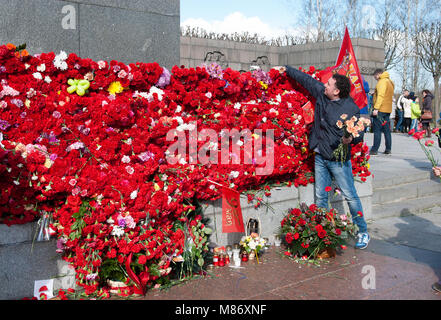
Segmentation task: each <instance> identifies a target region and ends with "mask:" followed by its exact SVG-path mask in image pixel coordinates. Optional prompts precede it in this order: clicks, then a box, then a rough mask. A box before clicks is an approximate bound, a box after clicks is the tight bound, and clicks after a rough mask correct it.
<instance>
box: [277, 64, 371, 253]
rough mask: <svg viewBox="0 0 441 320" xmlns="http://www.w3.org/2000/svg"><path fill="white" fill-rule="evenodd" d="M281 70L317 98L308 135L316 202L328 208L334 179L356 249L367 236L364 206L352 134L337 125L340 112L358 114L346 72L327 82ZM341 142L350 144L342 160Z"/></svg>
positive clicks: (363, 243) (293, 70)
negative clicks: (354, 234) (355, 172)
mask: <svg viewBox="0 0 441 320" xmlns="http://www.w3.org/2000/svg"><path fill="white" fill-rule="evenodd" d="M277 69H279V71H280V72H282V73H283V72H285V71H286V73H287V75H288V76H289V77H291V78H293V79H294V80H296V81H297V82H298V83H299V84H300V85H302V86H303V87H304V88H305V89H306V90H308V91H309V92H310V93H311V95H312V96H314V98H315V99H316V105H315V112H314V122H313V125H312V129H311V132H310V135H309V148H310V149H311V150H314V151H315V165H314V167H315V196H316V199H317V206H318V207H321V208H327V209H329V205H328V196H329V194H328V192H326V190H325V189H326V187H328V186H331V184H332V178H334V179H335V182H336V183H337V185H338V187H339V188H340V190H341V191H342V194H343V196H344V197H345V199H346V201H347V202H348V206H349V210H350V212H351V215H352V220H353V221H354V223H355V224H356V225H357V226H358V229H359V230H358V231H359V232H358V240H357V243H356V245H355V247H356V248H358V249H365V248H366V247H367V246H368V243H369V240H370V236H369V234H368V232H367V224H366V221H365V219H364V216H363V207H362V205H361V201H360V198H359V197H358V194H357V190H356V189H355V185H354V176H353V174H352V164H351V152H350V144H351V142H354V143H355V142H356V141H352V140H353V138H352V136H351V137H350V138H345V137H344V130H343V129H340V128H339V127H338V126H337V121H339V120H341V116H342V115H343V114H346V115H347V118H348V119H350V118H351V117H352V116H355V117H357V118H359V117H360V109H359V108H358V106H357V105H356V104H355V103H354V101H353V100H352V98H351V97H350V96H349V93H350V90H351V84H350V82H349V79H348V78H347V77H345V76H342V75H339V74H335V75H333V76H332V77H331V78H330V79H329V80H328V82H327V83H326V84H323V83H321V82H320V81H317V80H315V79H314V78H313V77H311V76H309V75H308V74H306V73H303V72H302V71H300V70H297V69H294V68H292V67H290V66H285V67H278V68H277ZM340 142H343V143H344V144H348V145H349V152H348V154H347V157H346V159H344V162H343V163H342V162H341V161H337V160H336V159H335V157H334V155H333V152H334V150H335V149H337V147H338V146H339V144H340Z"/></svg>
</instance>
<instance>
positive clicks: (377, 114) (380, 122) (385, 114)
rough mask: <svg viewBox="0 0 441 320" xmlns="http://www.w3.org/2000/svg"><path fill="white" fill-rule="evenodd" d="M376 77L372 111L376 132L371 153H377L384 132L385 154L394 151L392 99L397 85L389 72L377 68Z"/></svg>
mask: <svg viewBox="0 0 441 320" xmlns="http://www.w3.org/2000/svg"><path fill="white" fill-rule="evenodd" d="M374 78H375V80H377V81H378V82H377V86H376V87H375V93H374V100H373V105H374V108H373V111H372V118H373V121H372V129H373V132H374V145H373V146H372V147H371V150H370V152H369V153H370V154H371V155H377V154H378V149H379V148H380V144H381V133H384V140H385V143H386V150H385V151H384V153H385V154H391V152H392V134H391V131H390V125H389V120H390V114H391V112H392V100H393V96H394V89H395V85H394V83H393V82H392V80H391V79H390V76H389V73H388V72H386V71H384V70H382V69H377V70H375V72H374Z"/></svg>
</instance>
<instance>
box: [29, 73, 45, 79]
mask: <svg viewBox="0 0 441 320" xmlns="http://www.w3.org/2000/svg"><path fill="white" fill-rule="evenodd" d="M32 76H33V77H34V78H35V79H37V80H43V76H42V75H41V73H40V72H34V73H33V74H32Z"/></svg>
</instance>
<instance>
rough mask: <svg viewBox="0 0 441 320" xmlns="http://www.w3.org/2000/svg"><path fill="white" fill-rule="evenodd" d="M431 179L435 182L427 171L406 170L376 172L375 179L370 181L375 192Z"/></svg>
mask: <svg viewBox="0 0 441 320" xmlns="http://www.w3.org/2000/svg"><path fill="white" fill-rule="evenodd" d="M431 179H433V180H434V181H435V177H434V176H433V174H431V171H429V170H420V169H406V170H403V171H400V172H399V173H398V172H397V171H394V172H390V171H387V172H386V171H379V170H377V173H376V174H375V177H374V178H373V179H372V188H373V189H374V192H375V190H376V189H385V188H394V187H396V186H399V185H402V184H408V183H414V182H420V181H427V180H431ZM438 182H439V179H438Z"/></svg>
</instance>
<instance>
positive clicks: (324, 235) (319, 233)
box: [317, 229, 327, 239]
mask: <svg viewBox="0 0 441 320" xmlns="http://www.w3.org/2000/svg"><path fill="white" fill-rule="evenodd" d="M317 235H318V237H319V238H320V239H323V238H324V237H326V236H327V232H326V231H325V230H323V229H322V230H320V231H319V232H318V233H317Z"/></svg>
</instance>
